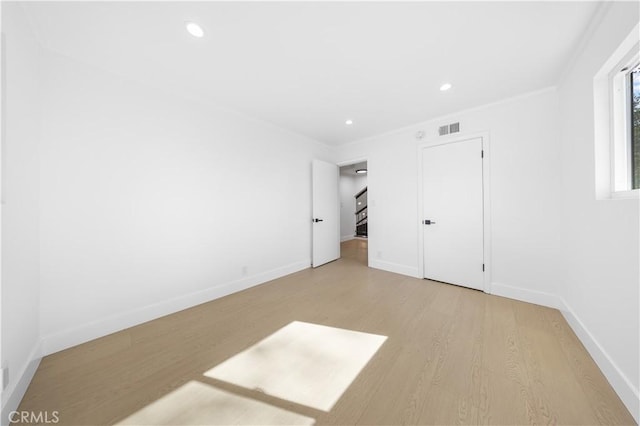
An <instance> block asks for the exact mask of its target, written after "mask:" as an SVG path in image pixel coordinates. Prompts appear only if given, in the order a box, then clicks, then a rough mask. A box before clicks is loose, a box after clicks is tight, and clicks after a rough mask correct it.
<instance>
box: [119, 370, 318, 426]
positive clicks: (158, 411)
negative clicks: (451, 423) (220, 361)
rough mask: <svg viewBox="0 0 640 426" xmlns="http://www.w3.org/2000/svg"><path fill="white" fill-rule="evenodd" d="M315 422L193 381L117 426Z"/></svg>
mask: <svg viewBox="0 0 640 426" xmlns="http://www.w3.org/2000/svg"><path fill="white" fill-rule="evenodd" d="M314 422H315V420H314V419H312V418H310V417H306V416H302V415H300V414H296V413H292V412H290V411H287V410H283V409H281V408H277V407H274V406H272V405H269V404H265V403H263V402H258V401H255V400H253V399H249V398H244V397H241V396H238V395H235V394H232V393H229V392H225V391H223V390H220V389H217V388H215V387H212V386H210V385H207V384H205V383H200V382H196V381H191V382H188V383H185V384H184V385H182V386H181V387H179V388H178V389H176V390H174V391H173V392H171V393H169V394H167V395H165V396H164V397H162V398H160V399H158V400H157V401H155V402H153V403H151V404H149V405H147V406H146V407H144V408H143V409H141V410H140V411H138V412H136V413H134V414H132V415H131V416H129V417H127V418H126V419H124V420H123V421H121V422H120V423H117V425H313V424H314Z"/></svg>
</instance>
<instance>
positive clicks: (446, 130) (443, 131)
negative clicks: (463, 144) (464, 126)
mask: <svg viewBox="0 0 640 426" xmlns="http://www.w3.org/2000/svg"><path fill="white" fill-rule="evenodd" d="M459 131H460V122H457V123H451V124H446V125H444V126H440V127H438V134H439V135H440V136H445V135H449V134H451V133H458V132H459Z"/></svg>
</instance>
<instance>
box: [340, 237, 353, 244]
mask: <svg viewBox="0 0 640 426" xmlns="http://www.w3.org/2000/svg"><path fill="white" fill-rule="evenodd" d="M354 238H355V237H354V236H353V235H343V236H342V237H340V242H341V243H344V242H345V241H350V240H353V239H354Z"/></svg>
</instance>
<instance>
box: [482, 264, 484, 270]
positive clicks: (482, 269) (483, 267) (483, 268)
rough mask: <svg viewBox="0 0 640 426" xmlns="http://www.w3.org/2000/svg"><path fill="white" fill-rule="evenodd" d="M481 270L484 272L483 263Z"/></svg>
mask: <svg viewBox="0 0 640 426" xmlns="http://www.w3.org/2000/svg"><path fill="white" fill-rule="evenodd" d="M482 272H484V263H483V264H482Z"/></svg>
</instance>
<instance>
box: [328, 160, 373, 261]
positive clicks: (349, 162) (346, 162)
mask: <svg viewBox="0 0 640 426" xmlns="http://www.w3.org/2000/svg"><path fill="white" fill-rule="evenodd" d="M363 161H366V162H367V199H368V203H367V223H370V222H371V212H372V210H373V209H372V207H374V206H373V205H372V203H371V161H370V160H369V158H368V157H355V158H350V159H349V160H344V161H339V162H337V163H336V165H337V166H338V168H340V167H344V166H350V165H352V164H358V163H362V162H363ZM370 231H371V227H368V228H367V267H368V268H370V266H369V265H371V253H372V251H371V241H372V238H371V232H370Z"/></svg>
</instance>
